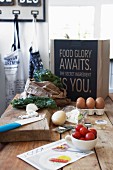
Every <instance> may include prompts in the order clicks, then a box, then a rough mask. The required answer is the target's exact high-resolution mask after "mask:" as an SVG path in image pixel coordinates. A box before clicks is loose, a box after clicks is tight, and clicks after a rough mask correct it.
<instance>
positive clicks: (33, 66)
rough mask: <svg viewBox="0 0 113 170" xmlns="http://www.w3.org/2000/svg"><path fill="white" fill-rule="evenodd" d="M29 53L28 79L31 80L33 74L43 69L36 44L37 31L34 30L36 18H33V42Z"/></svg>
mask: <svg viewBox="0 0 113 170" xmlns="http://www.w3.org/2000/svg"><path fill="white" fill-rule="evenodd" d="M29 52H30V63H29V78H31V79H32V78H33V74H34V72H35V71H36V70H40V69H42V68H43V63H42V60H41V57H40V53H39V49H38V44H37V29H36V17H35V16H34V18H33V40H32V43H31V47H30V49H29Z"/></svg>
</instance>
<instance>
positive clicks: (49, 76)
mask: <svg viewBox="0 0 113 170" xmlns="http://www.w3.org/2000/svg"><path fill="white" fill-rule="evenodd" d="M34 79H35V81H38V82H41V81H50V82H52V83H53V84H54V85H55V86H57V87H59V88H63V84H62V82H61V80H60V78H59V77H58V76H56V75H54V74H53V73H51V71H50V70H48V69H41V70H37V71H36V72H35V73H34Z"/></svg>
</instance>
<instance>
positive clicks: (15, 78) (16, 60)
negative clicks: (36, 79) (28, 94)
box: [4, 15, 25, 106]
mask: <svg viewBox="0 0 113 170" xmlns="http://www.w3.org/2000/svg"><path fill="white" fill-rule="evenodd" d="M11 49H12V51H11V53H10V54H7V55H5V57H4V69H5V77H6V106H7V105H8V104H9V103H10V101H11V100H12V99H13V98H14V96H15V95H16V94H17V93H21V92H23V91H24V86H25V78H24V69H23V62H22V60H23V58H22V53H21V49H20V39H19V25H18V18H17V16H16V15H15V18H14V43H13V45H12V48H11Z"/></svg>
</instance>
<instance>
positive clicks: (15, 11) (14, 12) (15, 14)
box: [12, 10, 20, 19]
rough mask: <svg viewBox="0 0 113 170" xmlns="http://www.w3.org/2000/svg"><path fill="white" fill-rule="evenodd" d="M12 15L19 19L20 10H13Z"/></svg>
mask: <svg viewBox="0 0 113 170" xmlns="http://www.w3.org/2000/svg"><path fill="white" fill-rule="evenodd" d="M12 14H14V16H15V18H16V19H17V18H18V15H19V14H20V10H12Z"/></svg>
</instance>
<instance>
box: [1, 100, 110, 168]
mask: <svg viewBox="0 0 113 170" xmlns="http://www.w3.org/2000/svg"><path fill="white" fill-rule="evenodd" d="M98 119H102V120H107V126H106V128H105V129H100V128H99V127H97V125H96V124H95V120H98ZM87 122H91V123H92V128H96V129H97V133H98V141H97V145H96V146H95V149H94V154H91V155H89V156H87V157H84V158H82V159H80V160H78V161H76V162H74V163H71V164H69V165H67V166H65V167H64V168H62V170H93V169H94V170H113V161H112V155H113V125H112V122H113V102H112V101H111V100H110V98H107V99H106V107H105V113H104V115H102V116H97V115H93V116H88V117H87ZM54 128H55V126H54V125H53V124H52V123H50V133H51V142H52V141H57V140H59V139H62V138H65V136H66V135H67V134H71V133H72V131H67V132H65V133H63V134H61V135H60V134H59V133H57V132H54V131H53V129H54ZM47 143H50V141H44V140H42V141H29V142H27V141H26V142H10V143H8V144H6V143H2V144H1V145H0V170H35V168H34V167H32V166H31V165H29V164H27V163H26V162H24V161H22V160H20V159H19V158H17V157H16V156H17V155H18V154H21V153H24V152H26V151H29V150H32V149H34V148H37V147H39V146H43V145H45V144H47Z"/></svg>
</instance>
